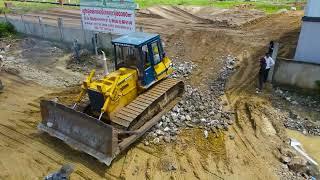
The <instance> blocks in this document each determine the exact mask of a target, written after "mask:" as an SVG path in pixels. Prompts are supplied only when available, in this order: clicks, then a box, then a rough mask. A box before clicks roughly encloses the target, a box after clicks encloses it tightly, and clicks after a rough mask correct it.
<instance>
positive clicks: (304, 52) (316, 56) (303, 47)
mask: <svg viewBox="0 0 320 180" xmlns="http://www.w3.org/2000/svg"><path fill="white" fill-rule="evenodd" d="M302 21H303V22H302V27H301V32H300V37H299V42H298V46H297V49H296V54H295V58H294V59H295V60H297V61H304V62H311V63H317V64H320V0H308V4H307V6H306V7H305V14H304V17H303V18H302Z"/></svg>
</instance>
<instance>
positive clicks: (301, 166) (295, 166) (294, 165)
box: [288, 156, 308, 173]
mask: <svg viewBox="0 0 320 180" xmlns="http://www.w3.org/2000/svg"><path fill="white" fill-rule="evenodd" d="M307 164H308V161H307V160H305V159H304V158H302V157H300V156H295V157H294V158H292V160H291V161H290V162H289V163H288V167H289V169H290V170H292V171H294V172H296V173H305V172H307V170H308V169H307Z"/></svg>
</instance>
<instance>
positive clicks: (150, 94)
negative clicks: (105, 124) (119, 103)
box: [111, 78, 181, 128]
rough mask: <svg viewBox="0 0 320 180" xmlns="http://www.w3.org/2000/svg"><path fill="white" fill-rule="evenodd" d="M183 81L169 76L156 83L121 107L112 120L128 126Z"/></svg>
mask: <svg viewBox="0 0 320 180" xmlns="http://www.w3.org/2000/svg"><path fill="white" fill-rule="evenodd" d="M180 82H181V81H179V80H175V79H171V78H168V79H166V80H163V81H162V82H160V83H158V84H156V85H155V86H154V87H152V88H151V89H150V90H148V91H146V92H145V93H143V94H141V95H140V96H138V97H137V98H136V99H135V100H134V101H132V102H131V103H130V104H128V105H127V106H125V107H123V108H121V109H120V110H118V111H117V112H115V114H114V115H113V116H112V117H111V121H112V122H114V123H116V124H118V125H121V126H124V127H125V128H128V127H129V126H130V125H131V124H132V122H133V121H135V120H137V119H138V118H141V116H142V114H145V113H147V111H148V110H149V109H151V108H152V107H154V106H156V105H157V102H158V101H161V99H162V97H163V98H166V97H164V96H165V95H166V93H167V92H168V91H169V90H171V89H175V88H179V85H178V84H179V83H180Z"/></svg>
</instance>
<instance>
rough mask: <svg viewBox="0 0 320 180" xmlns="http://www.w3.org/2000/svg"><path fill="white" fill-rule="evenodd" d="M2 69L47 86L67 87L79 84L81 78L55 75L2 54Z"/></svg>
mask: <svg viewBox="0 0 320 180" xmlns="http://www.w3.org/2000/svg"><path fill="white" fill-rule="evenodd" d="M2 70H3V71H6V72H8V73H12V74H19V75H20V76H21V77H23V78H24V79H26V80H32V81H35V82H37V83H39V84H41V85H44V86H49V87H68V86H72V85H75V84H79V83H80V81H79V80H81V78H79V77H75V76H57V75H56V74H55V75H53V74H49V73H48V71H45V70H41V69H40V68H38V67H36V66H33V65H31V64H29V63H27V62H25V61H24V60H22V59H19V58H16V57H13V56H8V57H6V56H5V55H3V61H2Z"/></svg>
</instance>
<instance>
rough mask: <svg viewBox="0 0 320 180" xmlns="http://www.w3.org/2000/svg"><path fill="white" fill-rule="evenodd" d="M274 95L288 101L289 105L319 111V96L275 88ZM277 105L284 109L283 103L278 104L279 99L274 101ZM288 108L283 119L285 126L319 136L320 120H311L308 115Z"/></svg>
mask: <svg viewBox="0 0 320 180" xmlns="http://www.w3.org/2000/svg"><path fill="white" fill-rule="evenodd" d="M274 92H275V95H276V96H278V97H280V98H282V99H284V100H285V101H286V102H288V104H289V106H291V107H293V106H295V107H297V106H301V107H304V108H307V109H309V110H311V111H314V112H319V113H320V97H319V96H311V95H303V94H298V93H295V92H291V91H285V90H281V89H280V88H277V89H276V90H275V91H274ZM275 102H276V103H277V106H278V107H280V108H281V109H284V108H283V107H284V105H283V104H280V103H281V101H275ZM287 109H288V115H287V117H285V119H284V125H285V127H286V128H288V129H291V130H297V131H300V132H301V133H303V134H308V135H315V136H320V121H313V120H312V119H311V118H310V117H303V116H302V115H299V114H298V113H297V112H295V111H293V110H292V108H287Z"/></svg>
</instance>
